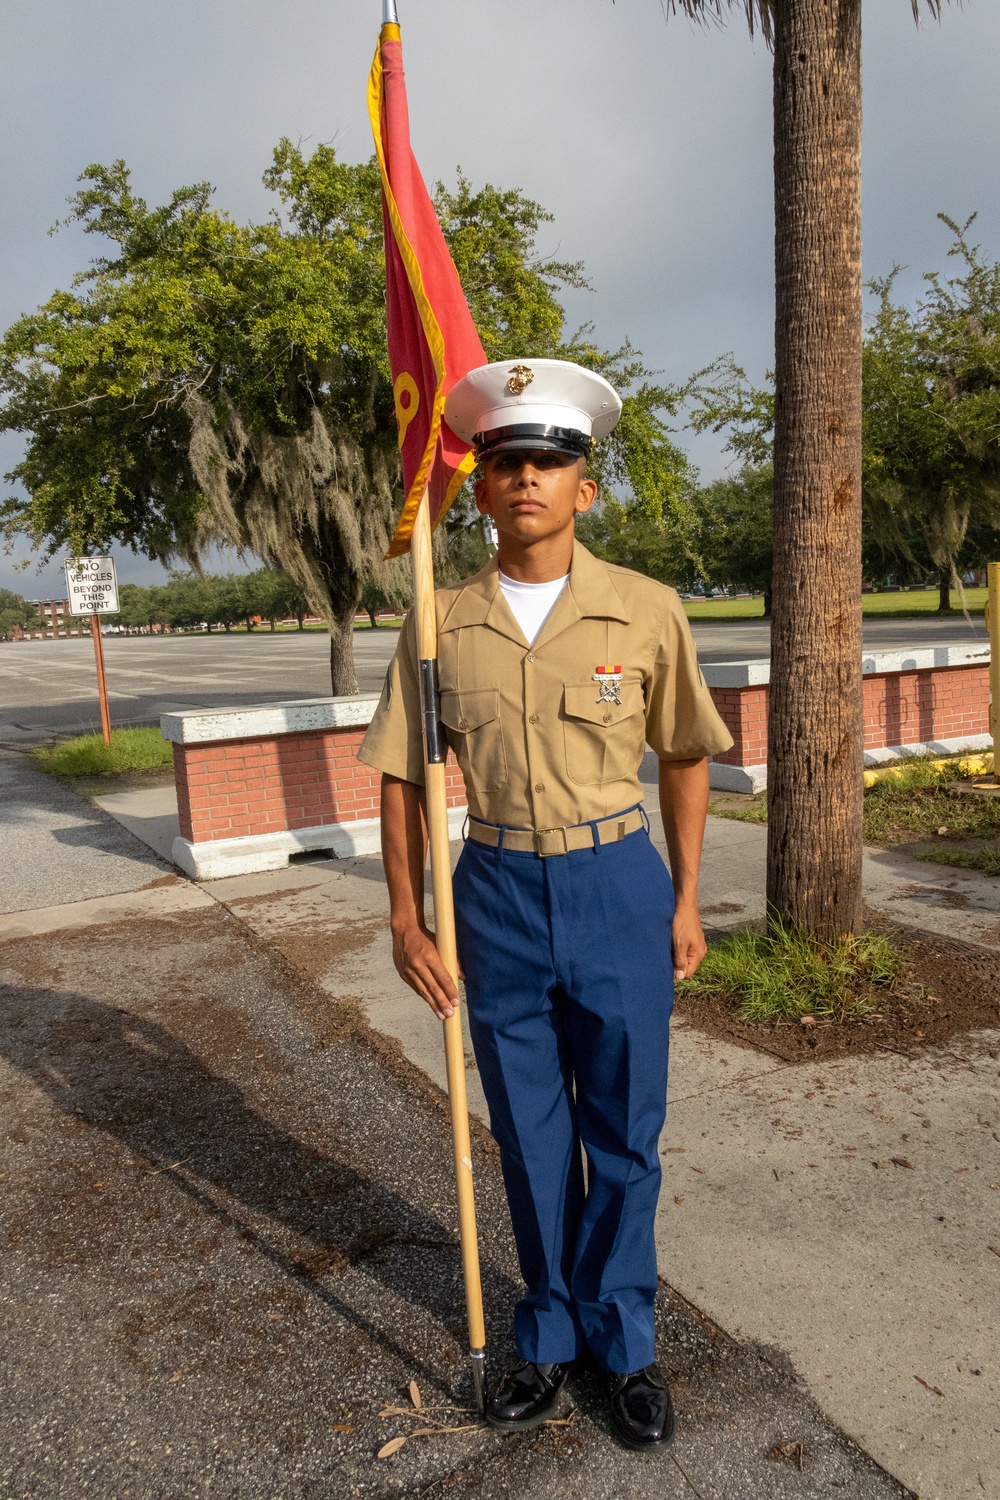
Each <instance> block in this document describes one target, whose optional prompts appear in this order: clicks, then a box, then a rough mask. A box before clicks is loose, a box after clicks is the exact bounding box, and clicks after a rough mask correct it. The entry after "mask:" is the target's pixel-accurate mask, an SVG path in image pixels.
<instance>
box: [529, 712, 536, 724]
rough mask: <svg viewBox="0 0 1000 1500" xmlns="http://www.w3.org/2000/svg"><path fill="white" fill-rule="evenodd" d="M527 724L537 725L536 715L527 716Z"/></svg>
mask: <svg viewBox="0 0 1000 1500" xmlns="http://www.w3.org/2000/svg"><path fill="white" fill-rule="evenodd" d="M528 723H529V724H537V723H538V715H537V714H529V715H528Z"/></svg>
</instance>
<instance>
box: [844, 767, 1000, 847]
mask: <svg viewBox="0 0 1000 1500" xmlns="http://www.w3.org/2000/svg"><path fill="white" fill-rule="evenodd" d="M942 828H945V829H947V835H940V833H939V831H940V829H942ZM930 834H933V835H938V836H941V837H945V836H947V837H950V838H966V839H990V838H998V837H1000V799H996V798H992V797H989V796H983V797H979V796H977V795H976V794H975V793H974V792H970V791H968V790H966V789H965V788H964V787H963V785H962V783H961V782H960V781H956V780H955V773H954V770H953V769H952V768H951V767H947V768H942V769H941V770H938V771H935V770H933V769H932V768H931V767H930V766H922V765H921V764H920V762H919V761H914V762H911V763H910V764H909V765H908V766H907V767H906V768H905V773H904V774H903V775H901V776H887V777H885V778H884V779H883V780H881V781H876V783H875V785H874V786H870V787H868V788H867V790H866V791H865V838H866V839H868V840H869V842H870V843H873V844H882V843H885V842H886V841H887V840H888V841H895V840H898V839H899V838H901V837H911V838H912V837H920V836H921V835H923V836H925V837H926V836H927V835H930Z"/></svg>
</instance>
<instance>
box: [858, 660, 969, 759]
mask: <svg viewBox="0 0 1000 1500" xmlns="http://www.w3.org/2000/svg"><path fill="white" fill-rule="evenodd" d="M989 715H990V670H989V667H940V668H933V669H932V670H930V671H924V672H891V673H887V674H886V675H885V676H884V677H883V676H871V677H866V678H865V749H866V750H875V749H878V748H879V747H881V746H882V745H920V744H926V743H927V742H928V741H930V740H956V739H961V737H962V736H963V735H966V734H968V735H974V734H989V732H990V724H989Z"/></svg>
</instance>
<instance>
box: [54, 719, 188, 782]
mask: <svg viewBox="0 0 1000 1500" xmlns="http://www.w3.org/2000/svg"><path fill="white" fill-rule="evenodd" d="M34 757H35V760H36V762H37V764H38V765H39V767H40V768H41V769H42V770H43V771H48V772H49V774H50V775H52V776H111V775H113V774H114V773H115V772H116V771H157V770H159V769H160V768H161V767H163V766H169V765H170V764H171V763H172V761H173V746H172V745H171V744H170V742H169V740H165V739H164V738H163V736H162V734H161V733H160V731H159V730H158V729H113V730H112V731H111V744H110V746H109V745H105V743H104V740H103V739H102V737H101V736H100V735H99V734H81V735H79V736H78V737H77V738H76V739H73V740H63V741H62V743H61V744H58V745H52V746H47V747H44V748H39V749H37V750H35V751H34Z"/></svg>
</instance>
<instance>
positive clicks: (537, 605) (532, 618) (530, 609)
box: [500, 573, 569, 646]
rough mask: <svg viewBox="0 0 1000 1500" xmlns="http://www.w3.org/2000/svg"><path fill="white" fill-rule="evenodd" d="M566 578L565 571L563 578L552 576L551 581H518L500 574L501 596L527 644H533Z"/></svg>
mask: <svg viewBox="0 0 1000 1500" xmlns="http://www.w3.org/2000/svg"><path fill="white" fill-rule="evenodd" d="M568 578H569V574H568V573H567V574H566V577H565V578H554V579H553V580H552V582H551V583H518V581H517V579H516V578H508V577H507V574H506V573H501V574H500V588H501V591H502V593H503V596H504V598H505V599H506V601H507V603H508V604H509V605H510V611H511V614H512V615H513V616H514V619H515V620H516V621H517V623H518V624H519V625H520V627H521V629H522V630H523V631H524V638H525V640H526V641H527V642H528V645H529V646H533V645H534V644H535V640H536V637H537V636H538V632H539V631H540V630H541V628H542V626H543V625H544V624H545V621H546V620H547V619H548V617H549V615H550V614H551V613H552V606H553V605H554V604H555V602H556V600H557V599H558V598H559V595H560V594H561V593H562V591H563V589H564V588H565V587H566V582H567V580H568Z"/></svg>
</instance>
